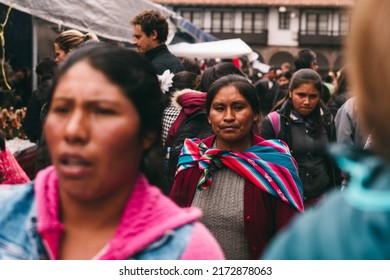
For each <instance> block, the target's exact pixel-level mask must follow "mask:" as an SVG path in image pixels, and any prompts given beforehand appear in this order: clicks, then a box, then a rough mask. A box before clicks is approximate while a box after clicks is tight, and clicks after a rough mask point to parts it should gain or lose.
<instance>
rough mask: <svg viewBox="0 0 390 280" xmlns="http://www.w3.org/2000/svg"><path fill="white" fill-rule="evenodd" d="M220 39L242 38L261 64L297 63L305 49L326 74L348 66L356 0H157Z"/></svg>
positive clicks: (156, 0)
mask: <svg viewBox="0 0 390 280" xmlns="http://www.w3.org/2000/svg"><path fill="white" fill-rule="evenodd" d="M153 2H155V3H159V4H161V5H164V6H166V7H168V8H170V9H172V10H174V11H175V12H177V13H178V14H180V15H181V16H182V17H183V18H185V19H187V20H189V21H191V22H192V23H193V24H194V25H196V26H197V27H199V28H201V29H202V30H204V31H205V32H208V33H210V34H212V35H214V36H216V37H217V38H219V39H228V38H241V39H242V40H244V41H245V42H246V43H247V44H248V45H250V46H251V47H252V49H253V50H255V51H256V52H257V53H258V54H259V60H260V61H261V62H264V63H267V64H270V65H280V64H281V63H283V62H289V63H291V64H292V65H293V57H294V55H295V54H296V53H297V52H298V51H299V50H300V49H303V48H310V49H312V50H313V51H315V52H316V54H317V60H318V65H319V67H320V70H321V71H322V72H325V71H334V70H338V69H340V67H342V66H343V53H342V50H343V43H344V39H345V37H346V35H347V34H348V32H349V25H350V14H349V11H350V8H351V7H352V6H353V4H354V2H355V0H153Z"/></svg>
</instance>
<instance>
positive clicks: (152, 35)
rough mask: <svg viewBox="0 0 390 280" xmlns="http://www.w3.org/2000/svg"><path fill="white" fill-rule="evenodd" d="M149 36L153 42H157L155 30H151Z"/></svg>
mask: <svg viewBox="0 0 390 280" xmlns="http://www.w3.org/2000/svg"><path fill="white" fill-rule="evenodd" d="M150 36H151V37H152V39H153V40H157V37H158V33H157V31H156V30H153V31H152V32H151V33H150Z"/></svg>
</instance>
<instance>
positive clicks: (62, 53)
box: [54, 43, 66, 63]
mask: <svg viewBox="0 0 390 280" xmlns="http://www.w3.org/2000/svg"><path fill="white" fill-rule="evenodd" d="M54 53H55V55H56V56H55V58H54V61H55V62H57V63H60V62H62V61H64V59H65V57H66V52H65V51H64V50H63V49H61V48H60V45H58V44H57V43H54Z"/></svg>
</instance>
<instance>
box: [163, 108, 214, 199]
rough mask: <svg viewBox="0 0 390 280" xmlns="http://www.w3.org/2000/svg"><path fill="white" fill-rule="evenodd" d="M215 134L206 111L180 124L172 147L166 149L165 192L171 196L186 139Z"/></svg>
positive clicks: (196, 113)
mask: <svg viewBox="0 0 390 280" xmlns="http://www.w3.org/2000/svg"><path fill="white" fill-rule="evenodd" d="M212 134H213V131H212V129H211V125H210V124H209V122H208V116H207V113H206V111H204V110H199V111H197V112H195V113H194V114H192V115H190V116H187V117H186V118H185V119H184V120H183V121H182V123H181V124H180V126H179V128H178V130H177V132H176V134H175V135H174V137H173V139H172V142H171V145H170V147H167V148H166V154H165V158H164V187H163V192H164V193H165V194H169V191H170V190H171V188H172V186H173V182H174V179H175V173H176V167H177V162H178V160H179V156H180V152H181V149H182V148H183V145H184V140H185V139H186V138H194V137H196V138H199V139H203V138H206V137H209V136H211V135H212Z"/></svg>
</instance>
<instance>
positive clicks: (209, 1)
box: [152, 0, 356, 7]
mask: <svg viewBox="0 0 390 280" xmlns="http://www.w3.org/2000/svg"><path fill="white" fill-rule="evenodd" d="M152 1H153V2H155V3H158V4H162V5H187V6H194V5H204V6H281V5H283V6H299V7H303V6H307V7H350V6H353V4H354V3H355V1H356V0H152Z"/></svg>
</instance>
